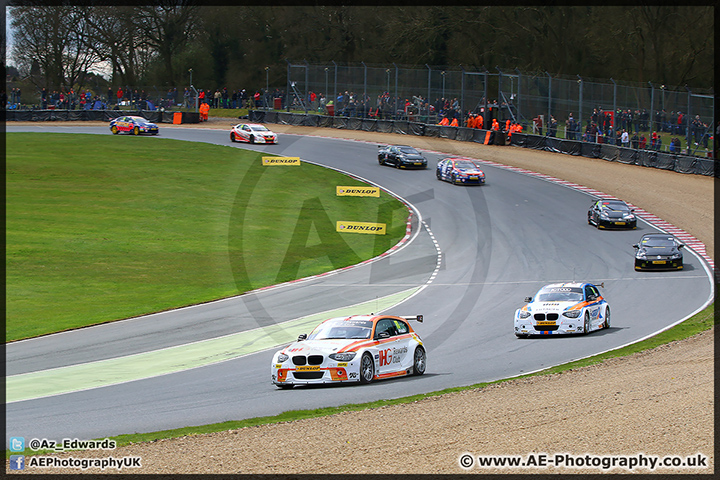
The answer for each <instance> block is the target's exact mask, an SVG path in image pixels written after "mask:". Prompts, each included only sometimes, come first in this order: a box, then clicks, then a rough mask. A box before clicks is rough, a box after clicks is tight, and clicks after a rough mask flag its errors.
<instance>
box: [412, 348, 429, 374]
mask: <svg viewBox="0 0 720 480" xmlns="http://www.w3.org/2000/svg"><path fill="white" fill-rule="evenodd" d="M425 368H427V356H426V355H425V349H424V348H423V347H417V348H416V349H415V355H414V356H413V373H414V374H415V375H422V374H423V373H425Z"/></svg>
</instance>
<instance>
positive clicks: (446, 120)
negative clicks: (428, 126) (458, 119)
mask: <svg viewBox="0 0 720 480" xmlns="http://www.w3.org/2000/svg"><path fill="white" fill-rule="evenodd" d="M438 125H450V120H448V118H447V117H443V119H442V120H440V123H438Z"/></svg>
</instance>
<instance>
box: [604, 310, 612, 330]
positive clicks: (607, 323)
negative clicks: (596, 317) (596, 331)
mask: <svg viewBox="0 0 720 480" xmlns="http://www.w3.org/2000/svg"><path fill="white" fill-rule="evenodd" d="M603 328H610V307H607V308H606V309H605V321H604V322H603Z"/></svg>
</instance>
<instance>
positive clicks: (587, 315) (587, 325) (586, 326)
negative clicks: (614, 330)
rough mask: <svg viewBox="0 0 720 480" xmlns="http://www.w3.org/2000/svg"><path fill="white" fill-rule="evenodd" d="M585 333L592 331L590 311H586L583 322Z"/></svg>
mask: <svg viewBox="0 0 720 480" xmlns="http://www.w3.org/2000/svg"><path fill="white" fill-rule="evenodd" d="M582 333H583V335H587V334H588V333H590V313H589V312H585V321H584V322H583V332H582Z"/></svg>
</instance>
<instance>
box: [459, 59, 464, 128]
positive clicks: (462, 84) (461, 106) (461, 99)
mask: <svg viewBox="0 0 720 480" xmlns="http://www.w3.org/2000/svg"><path fill="white" fill-rule="evenodd" d="M460 71H461V72H462V73H461V74H460V75H461V77H460V118H461V119H462V117H463V116H464V115H465V67H463V66H462V65H460Z"/></svg>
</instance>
